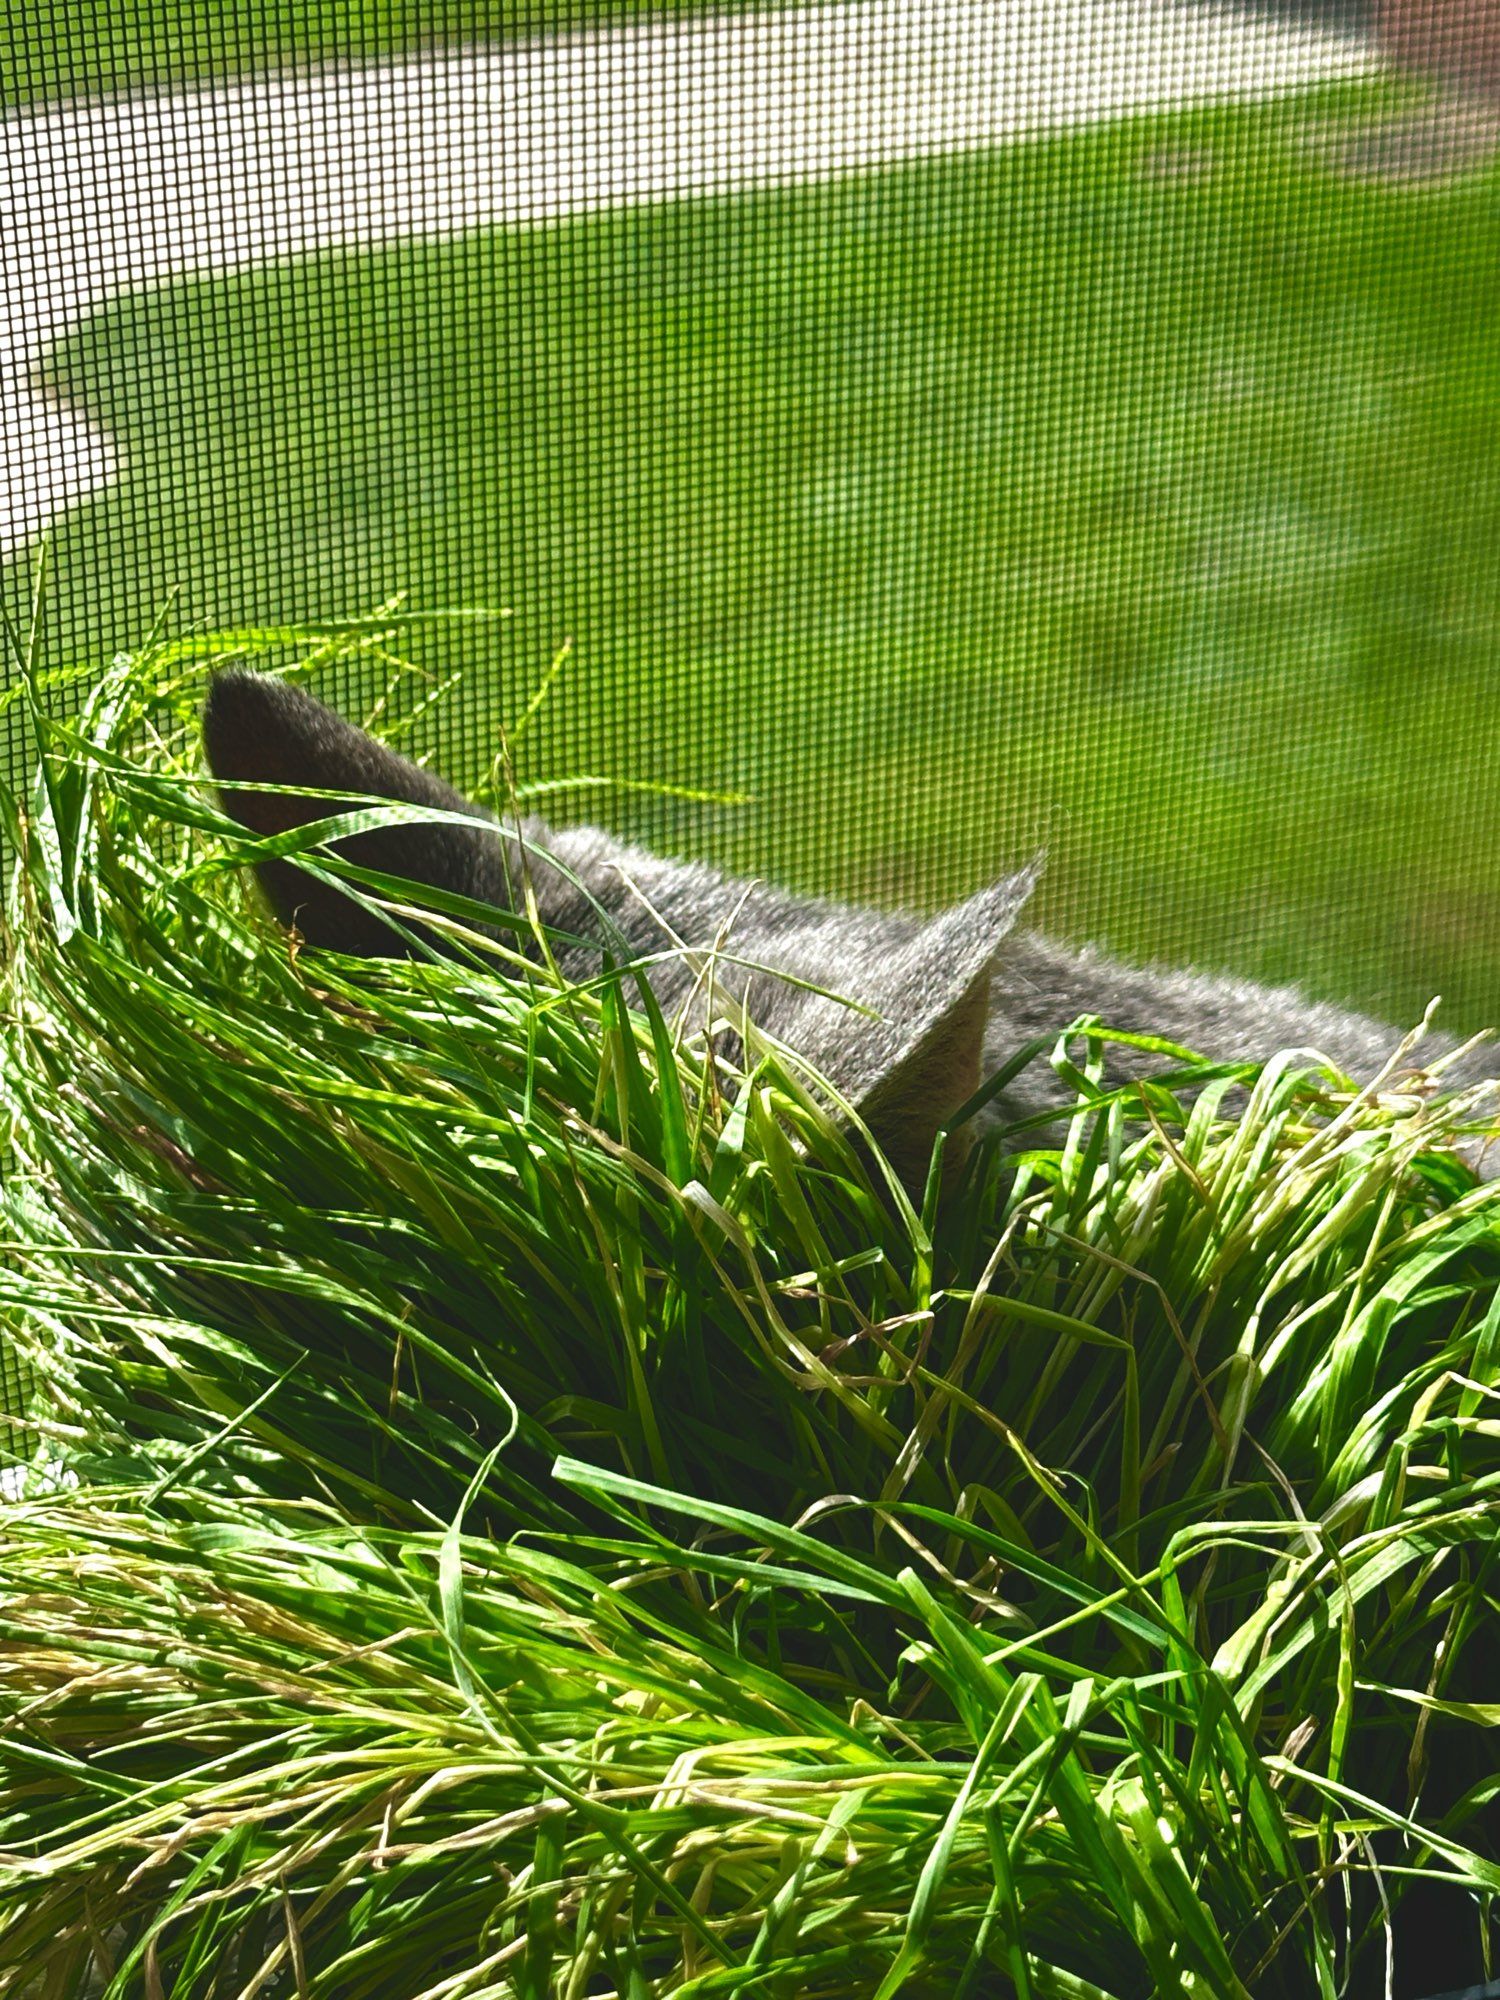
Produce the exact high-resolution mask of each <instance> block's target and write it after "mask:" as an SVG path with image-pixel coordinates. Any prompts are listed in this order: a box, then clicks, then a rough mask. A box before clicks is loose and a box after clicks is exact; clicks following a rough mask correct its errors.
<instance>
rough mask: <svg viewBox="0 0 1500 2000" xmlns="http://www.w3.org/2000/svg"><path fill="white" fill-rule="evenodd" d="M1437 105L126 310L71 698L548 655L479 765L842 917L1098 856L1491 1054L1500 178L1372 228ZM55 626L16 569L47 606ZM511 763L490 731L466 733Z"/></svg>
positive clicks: (73, 567)
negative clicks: (207, 632) (298, 631)
mask: <svg viewBox="0 0 1500 2000" xmlns="http://www.w3.org/2000/svg"><path fill="white" fill-rule="evenodd" d="M1405 102H1406V100H1405V99H1403V98H1401V97H1400V96H1399V95H1398V93H1397V92H1396V90H1395V87H1394V86H1393V85H1390V84H1381V83H1375V84H1369V85H1360V86H1345V87H1342V88H1339V89H1337V90H1328V91H1323V92H1316V93H1312V94H1305V95H1302V96H1299V97H1297V98H1294V99H1292V100H1290V101H1284V102H1281V103H1278V104H1274V105H1270V106H1252V107H1249V108H1242V109H1222V110H1216V111H1209V112H1203V111H1200V112H1195V113H1191V114H1187V113H1179V114H1175V115H1171V116H1155V117H1147V118H1139V119H1135V120H1130V121H1127V122H1125V123H1122V124H1116V125H1111V126H1107V127H1099V128H1094V129H1090V130H1085V131H1081V132H1076V133H1071V134H1067V135H1064V136H1060V137H1049V138H1045V139H1040V140H1035V141H1031V142H1027V143H1023V144H1017V145H1014V146H1011V147H1007V148H1003V149H999V150H993V151H988V152H982V153H970V154H963V155H958V156H954V157H949V158H944V159H939V160H935V161H932V162H928V163H923V164H921V165H917V166H912V167H903V168H899V169H893V170H887V171H881V172H875V173H869V174H864V175H858V176H854V177H851V178H846V179H844V180H842V181H838V182H832V183H828V184H824V185H818V186H812V187H805V188H799V189H794V190H788V191H777V192H770V193H757V194H753V195H738V196H735V197H732V198H716V199H711V200H700V201H685V202H677V203H671V204H664V205H660V206H655V207H648V208H640V209H635V210H633V211H625V212H614V213H608V214H602V215H597V216H593V217H589V218H585V219H581V220H574V221H570V222H568V223H566V224H562V225H558V226H550V227H542V228H530V229H524V230H510V231H506V230H490V231H484V232H480V233H476V234H473V235H471V236H469V237H467V238H465V239H463V240H461V241H458V242H454V243H446V244H420V245H409V246H402V247H398V248H392V249H387V250H382V251H379V252H374V253H359V254H337V255H321V256H318V257H315V258H311V259H307V260H303V261H298V262H292V263H287V264H285V265H282V266H279V267H276V268H272V269H267V270H260V271H257V272H254V273H252V274H250V275H244V276H236V277H231V278H215V279H203V280H193V281H184V282H180V283H176V284H172V285H169V286H166V287H164V288H161V289H158V290H154V291H151V292H149V293H147V294H144V295H140V296H133V297H125V298H122V299H120V300H118V301H117V302H116V303H114V304H113V305H111V306H110V307H108V308H107V309H106V310H104V311H102V312H100V313H98V314H97V315H96V316H94V317H93V318H92V319H90V320H89V321H88V322H86V323H85V324H84V325H83V326H82V327H80V328H79V329H78V331H77V332H76V333H74V334H73V335H72V336H70V337H69V338H68V339H67V340H66V341H65V342H64V343H63V344H62V346H61V347H60V348H59V349H58V350H57V351H56V352H55V353H54V355H53V357H52V359H51V361H50V363H49V370H48V372H49V378H50V381H51V384H52V386H53V388H54V389H55V391H56V393H58V394H59V395H62V396H65V397H66V398H68V399H69V400H70V401H71V402H72V403H74V404H75V405H77V406H79V407H81V408H82V409H84V410H86V411H87V412H88V413H89V414H90V415H91V416H92V417H94V418H95V419H96V420H97V421H99V422H100V423H102V424H103V425H105V426H106V427H107V428H108V429H109V430H110V431H111V432H112V433H113V434H114V436H115V437H116V439H117V440H118V442H119V444H120V446H121V448H122V459H123V476H122V477H121V479H120V481H119V482H118V484H117V485H116V486H115V487H114V488H113V489H112V490H110V491H109V492H108V493H107V494H104V495H103V496H101V497H99V498H96V499H94V500H92V501H90V502H88V503H86V504H84V505H82V506H80V507H78V508H76V509H74V510H73V511H72V512H71V513H70V514H69V515H68V516H67V517H66V518H65V520H64V521H63V523H62V524H61V526H60V528H59V529H58V530H57V531H56V533H55V536H54V539H53V548H52V568H51V580H50V586H49V592H48V602H47V609H46V623H45V629H44V651H45V655H46V659H47V661H48V663H49V664H52V665H66V664H69V663H73V662H77V661H80V660H84V659H104V658H107V657H109V655H110V654H111V653H113V652H114V651H116V650H117V649H119V648H120V647H122V646H129V645H133V644H136V643H138V642H139V641H140V640H141V638H142V637H143V636H144V634H145V632H146V631H147V629H148V628H149V627H150V625H151V623H152V621H153V618H154V617H155V616H156V614H157V613H158V612H159V611H160V610H161V608H162V606H163V604H164V603H165V602H166V601H167V599H168V597H169V594H170V593H171V592H172V591H173V590H174V589H176V590H178V591H179V592H180V595H179V597H178V598H177V600H176V604H175V607H174V612H173V619H174V623H175V625H176V626H177V627H178V628H179V629H180V628H182V627H185V626H189V625H192V624H194V623H198V624H223V623H234V622H252V623H256V624H265V623H269V622H274V621H278V620H283V619H295V618H310V617H328V616H331V615H333V614H336V613H339V612H362V611H368V610H369V609H371V608H372V607H373V606H374V605H375V604H377V603H378V602H380V601H381V600H382V599H384V598H385V597H386V596H388V595H389V594H390V593H391V592H393V591H397V590H408V591H409V592H410V593H411V598H412V602H413V603H414V604H417V605H425V606H437V605H442V604H451V603H459V602H468V603H474V602H488V603H503V604H506V605H509V606H511V607H513V609H514V613H515V615H514V617H513V619H511V620H510V621H508V622H507V623H506V625H505V626H504V627H502V628H500V629H499V634H498V636H497V630H496V628H494V627H478V628H469V629H467V630H466V631H460V632H458V633H457V634H455V633H453V632H452V631H451V630H450V631H449V632H448V633H447V634H446V635H445V636H442V637H440V638H434V639H432V640H431V641H429V642H428V644H427V649H426V652H425V653H424V654H423V655H422V656H421V657H422V658H423V660H424V662H425V664H427V665H428V666H430V667H431V668H433V669H434V670H442V669H444V668H449V667H452V666H454V665H462V666H465V667H466V668H467V669H468V672H467V675H466V681H465V690H464V694H463V696H462V700H461V707H460V710H459V711H456V712H455V715H450V717H449V720H448V724H447V727H446V730H443V729H437V730H435V731H434V732H433V733H432V734H431V735H430V736H429V738H428V739H427V740H428V742H429V743H430V744H431V746H432V747H433V748H434V749H435V750H436V752H437V755H438V760H439V761H440V762H443V763H445V764H446V765H447V766H448V767H449V768H450V769H451V770H452V771H453V774H454V775H455V776H457V777H459V778H460V779H464V778H471V777H473V776H474V775H476V774H477V773H478V772H479V771H480V770H482V769H483V768H484V766H485V765H486V764H487V763H488V761H489V758H490V755H491V753H492V750H493V746H494V734H493V729H492V727H491V724H492V721H493V719H495V718H501V719H503V718H504V717H505V716H508V715H509V716H513V715H515V714H516V713H517V712H518V711H519V709H520V707H521V706H522V704H523V703H524V701H525V699H526V695H527V692H528V690H529V689H530V688H531V687H532V686H533V685H534V684H535V682H536V680H537V679H538V677H539V676H540V674H541V673H542V672H543V670H544V669H545V667H546V664H547V661H548V660H549V658H550V657H551V656H552V654H553V652H554V650H555V648H556V647H557V646H558V644H559V642H560V641H561V640H562V639H563V638H565V637H571V638H572V639H573V640H574V642H575V644H574V652H573V656H572V659H571V661H570V664H569V667H568V669H567V671H566V673H565V674H564V675H563V677H562V678H561V680H560V681H559V683H558V685H557V687H556V689H555V691H554V694H553V697H552V699H551V700H550V701H549V703H548V705H547V708H546V711H545V713H544V715H543V717H542V718H541V721H540V723H539V725H538V726H537V727H536V728H535V729H534V730H533V731H532V732H531V733H530V735H529V737H528V750H529V756H528V766H527V771H526V772H525V773H523V775H530V776H537V775H549V776H555V775H558V774H560V773H570V774H574V773H578V772H583V771H587V772H594V773H606V774H610V775H613V776H616V777H623V778H628V779H631V780H640V779H669V780H673V781H677V782H681V783H686V784H693V785H708V786H716V787H726V788H732V789H737V790H743V791H746V792H749V793H751V794H753V799H754V802H753V804H751V805H750V806H747V807H742V808H736V809H726V808H720V809H701V808H699V809H693V808H687V807H680V806H669V805H666V804H663V803H662V802H659V801H649V800H647V801H642V800H638V799H627V798H619V799H617V800H609V799H607V798H606V799H605V800H604V801H603V802H601V801H600V799H599V798H597V797H595V798H590V799H589V800H587V801H585V802H584V807H583V808H582V809H586V810H587V811H588V812H589V813H590V814H592V815H595V816H600V817H607V818H609V819H611V820H612V821H613V823H615V824H616V825H619V826H621V827H623V828H624V829H626V830H628V831H631V832H634V833H636V834H639V835H643V836H645V837H647V838H650V839H654V840H659V841H666V842H668V843H671V844H672V845H674V846H676V847H678V848H680V849H691V850H693V851H697V852H702V853H706V854H709V855H711V856H713V857H715V858H717V859H719V860H721V861H724V862H726V863H731V864H733V865H735V866H738V867H746V868H753V869H756V870H758V871H762V872H764V873H766V874H769V875H772V876H775V877H777V878H780V879H783V880H785V881H787V882H790V883H794V884H796V885H798V886H801V887H806V888H816V889H823V890H829V891H835V892H838V893H842V894H847V895H853V896H866V897H871V898H877V899H880V900H884V901H906V902H914V903H924V904H930V903H933V902H936V901H938V900H940V899H942V898H945V897H950V896H954V895H957V894H958V893H960V892H961V891H963V890H965V889H967V888H969V887H970V886H972V885H973V884H974V883H976V882H977V881H979V880H980V879H982V878H984V877H986V876H988V875H990V874H993V873H994V872H996V871H997V870H999V869H1000V868H1002V867H1005V866H1007V865H1010V864H1012V863H1013V862H1015V861H1016V859H1017V858H1018V857H1019V856H1021V855H1023V854H1026V853H1029V852H1031V851H1032V850H1034V849H1035V848H1036V847H1037V846H1040V845H1045V846H1046V847H1047V849H1048V852H1049V857H1050V859H1049V867H1048V874H1047V881H1046V887H1045V890H1044V892H1043V898H1042V905H1041V913H1042V915H1043V916H1044V917H1045V918H1046V919H1047V920H1048V921H1050V922H1051V923H1053V924H1054V926H1056V927H1058V928H1061V929H1062V930H1064V931H1066V932H1069V933H1071V934H1074V935H1077V936H1090V937H1095V938H1098V939H1101V940H1103V941H1106V942H1108V943H1110V944H1112V945H1114V946H1116V947H1119V948H1122V949H1125V950H1128V951H1130V952H1132V953H1135V954H1137V955H1149V956H1158V957H1163V958H1170V959H1174V960H1179V959H1190V958H1192V959H1198V960H1200V961H1202V962H1205V963H1216V964H1228V965H1232V966H1235V967H1237V968H1242V969H1244V970H1247V971H1251V972H1255V973H1258V974H1261V975H1266V976H1271V977H1276V978H1291V977H1301V978H1304V979H1305V980H1307V982H1308V983H1309V984H1310V985H1312V986H1313V987H1315V988H1317V989H1319V990H1321V991H1324V992H1327V993H1329V994H1333V995H1336V996H1339V997H1342V998H1346V999H1351V1000H1355V1001H1360V1002H1363V1003H1365V1004H1367V1005H1371V1006H1376V1007H1381V1008H1384V1009H1386V1010H1388V1011H1390V1012H1392V1013H1393V1014H1394V1015H1396V1016H1398V1017H1401V1018H1414V1017H1415V1016H1416V1015H1417V1014H1418V1013H1419V1012H1420V1010H1421V1008H1422V1006H1423V1005H1424V1004H1425V1002H1426V1001H1427V999H1428V998H1429V997H1430V996H1431V995H1432V993H1433V992H1435V991H1441V992H1442V993H1443V994H1444V995H1445V997H1446V1001H1447V1003H1448V1004H1447V1007H1446V1008H1445V1015H1444V1018H1445V1019H1447V1020H1448V1021H1449V1022H1451V1023H1455V1024H1458V1025H1464V1026H1467V1025H1477V1024H1479V1023H1481V1022H1483V1021H1485V1020H1487V1019H1488V1018H1489V1017H1490V1015H1491V1012H1492V1009H1493V1003H1494V995H1495V993H1496V991H1497V990H1500V826H1497V823H1496V820H1497V815H1496V813H1495V811H1494V809H1493V807H1492V805H1491V799H1492V796H1493V794H1494V791H1495V789H1496V786H1495V780H1496V778H1497V776H1500V725H1497V719H1496V703H1495V698H1494V696H1495V690H1496V686H1497V679H1496V672H1495V664H1494V652H1495V637H1496V633H1497V630H1500V589H1497V565H1496V561H1495V555H1494V550H1495V546H1496V530H1497V525H1500V523H1497V515H1500V454H1497V451H1496V443H1497V430H1500V176H1497V174H1496V172H1495V170H1494V169H1493V167H1488V166H1484V165H1482V164H1481V165H1478V166H1475V167H1474V168H1472V169H1471V170H1470V171H1467V172H1460V173H1454V174H1451V175H1449V176H1447V177H1444V178H1439V179H1437V180H1434V181H1426V180H1413V179H1409V178H1404V177H1402V176H1400V175H1391V174H1388V173H1376V174H1367V173H1364V172H1361V171H1357V170H1355V168H1354V167H1353V166H1351V164H1350V163H1351V161H1357V160H1358V159H1359V158H1360V157H1361V156H1362V155H1361V146H1360V137H1361V134H1363V133H1365V132H1367V131H1368V130H1369V129H1371V128H1372V126H1373V127H1378V126H1379V124H1380V123H1381V121H1383V120H1385V119H1387V118H1389V117H1390V116H1391V115H1392V114H1393V113H1394V112H1396V111H1397V110H1398V109H1399V108H1400V106H1401V105H1402V104H1403V103H1405ZM20 583H21V578H20V575H19V572H18V569H17V568H16V566H14V565H13V567H12V572H11V576H10V585H11V588H12V592H13V593H15V592H16V591H18V590H19V587H20ZM460 722H461V726H460Z"/></svg>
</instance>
